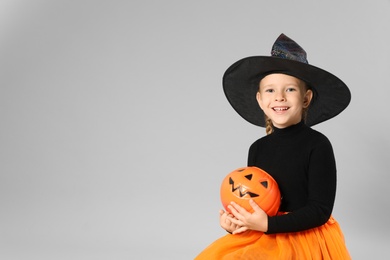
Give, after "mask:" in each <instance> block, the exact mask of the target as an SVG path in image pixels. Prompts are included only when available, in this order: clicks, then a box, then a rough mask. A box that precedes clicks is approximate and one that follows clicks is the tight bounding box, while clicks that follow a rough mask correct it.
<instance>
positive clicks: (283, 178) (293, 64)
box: [195, 34, 351, 260]
mask: <svg viewBox="0 0 390 260" xmlns="http://www.w3.org/2000/svg"><path fill="white" fill-rule="evenodd" d="M223 87H224V91H225V94H226V97H227V99H228V100H229V102H230V104H231V105H232V106H233V108H234V109H235V110H236V111H237V112H238V113H239V114H240V115H241V116H242V117H243V118H244V119H246V120H247V121H249V122H250V123H253V124H255V125H258V126H262V127H266V132H267V135H266V136H265V137H263V138H260V139H259V140H257V141H256V142H254V143H253V144H252V145H251V147H250V149H249V156H248V166H256V167H259V168H261V169H263V170H265V171H267V172H268V173H269V174H271V175H272V176H273V177H274V179H275V180H276V181H277V182H278V185H279V189H280V191H281V194H282V203H281V206H280V209H279V213H278V214H277V216H267V214H266V213H265V212H264V211H263V210H262V209H261V208H260V207H259V206H258V205H256V203H255V202H253V201H251V202H250V203H251V206H252V208H253V209H254V212H253V213H249V212H248V211H246V210H245V209H244V208H242V207H240V206H239V205H237V204H235V203H233V202H232V203H231V205H229V209H230V210H231V212H232V214H228V213H227V212H225V211H223V210H221V211H220V225H221V226H222V228H224V229H225V230H226V231H227V232H229V233H230V234H227V235H226V236H224V237H222V238H220V239H218V240H216V241H215V242H213V243H212V244H211V245H210V246H208V247H207V248H206V249H205V250H204V251H203V252H201V253H200V254H199V255H198V256H197V257H196V258H195V259H197V260H200V259H207V260H210V259H213V260H214V259H262V260H263V259H282V260H283V259H298V260H305V259H318V260H320V259H327V260H339V259H340V260H341V259H342V260H344V259H351V258H350V256H349V253H348V250H347V248H346V245H345V242H344V237H343V234H342V231H341V229H340V227H339V225H338V223H337V222H336V220H335V219H334V218H333V217H332V215H331V213H332V209H333V204H334V200H335V194H336V163H335V158H334V154H333V149H332V145H331V143H330V142H329V140H328V139H327V137H325V136H324V135H323V134H321V133H319V132H318V131H315V130H313V129H312V128H310V126H312V125H315V124H318V123H320V122H323V121H325V120H328V119H330V118H332V117H334V116H336V115H338V114H339V113H340V112H341V111H343V110H344V109H345V108H346V107H347V106H348V104H349V102H350V99H351V95H350V92H349V89H348V87H347V86H346V85H345V84H344V83H343V82H342V81H341V80H340V79H338V78H337V77H336V76H334V75H332V74H331V73H329V72H327V71H325V70H322V69H320V68H317V67H315V66H312V65H309V64H308V62H307V59H306V52H305V51H304V50H303V49H302V48H301V47H300V46H299V45H298V44H297V43H296V42H294V41H293V40H291V39H290V38H288V37H287V36H285V35H284V34H282V35H280V36H279V38H278V39H277V40H276V42H275V43H274V45H273V47H272V51H271V56H255V57H248V58H244V59H242V60H239V61H238V62H236V63H234V64H233V65H232V66H230V67H229V68H228V70H227V71H226V72H225V75H224V77H223Z"/></svg>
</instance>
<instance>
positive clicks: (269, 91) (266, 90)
mask: <svg viewBox="0 0 390 260" xmlns="http://www.w3.org/2000/svg"><path fill="white" fill-rule="evenodd" d="M264 92H268V93H273V92H275V91H274V90H273V89H272V88H267V89H265V90H264Z"/></svg>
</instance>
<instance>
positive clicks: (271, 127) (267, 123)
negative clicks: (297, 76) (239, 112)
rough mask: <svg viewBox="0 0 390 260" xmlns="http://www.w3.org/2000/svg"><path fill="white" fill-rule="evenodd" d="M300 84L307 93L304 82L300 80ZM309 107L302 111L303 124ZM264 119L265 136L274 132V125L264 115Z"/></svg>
mask: <svg viewBox="0 0 390 260" xmlns="http://www.w3.org/2000/svg"><path fill="white" fill-rule="evenodd" d="M301 82H303V87H304V90H305V91H308V90H309V89H311V88H310V87H309V86H308V85H307V84H306V82H305V81H303V80H301ZM259 92H260V84H259ZM309 106H310V105H309ZM309 106H307V107H304V108H303V109H302V119H303V121H304V122H306V118H307V112H308V110H309ZM264 119H265V132H266V134H267V135H269V134H272V133H273V132H274V125H273V124H272V120H271V119H270V118H269V117H268V116H267V115H266V114H264Z"/></svg>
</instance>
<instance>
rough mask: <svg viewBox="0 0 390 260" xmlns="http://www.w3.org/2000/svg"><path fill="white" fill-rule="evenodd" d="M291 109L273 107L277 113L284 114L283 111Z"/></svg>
mask: <svg viewBox="0 0 390 260" xmlns="http://www.w3.org/2000/svg"><path fill="white" fill-rule="evenodd" d="M288 109H289V107H273V108H272V110H274V111H275V112H283V111H287V110H288Z"/></svg>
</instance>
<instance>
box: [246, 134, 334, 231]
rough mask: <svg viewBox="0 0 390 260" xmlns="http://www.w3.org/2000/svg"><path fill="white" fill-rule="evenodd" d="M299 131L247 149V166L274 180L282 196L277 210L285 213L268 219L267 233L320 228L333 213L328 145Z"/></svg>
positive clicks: (331, 159) (321, 138)
mask: <svg viewBox="0 0 390 260" xmlns="http://www.w3.org/2000/svg"><path fill="white" fill-rule="evenodd" d="M301 128H302V129H301ZM301 128H299V131H298V130H295V131H290V132H288V135H285V134H284V135H281V133H276V134H275V135H273V134H272V135H273V136H272V135H271V136H269V137H268V136H267V137H265V138H262V139H259V140H258V141H257V142H255V143H254V144H253V145H252V146H251V147H250V149H249V154H248V166H257V167H260V168H262V169H264V170H266V171H267V172H268V173H269V174H271V175H272V176H273V177H274V178H275V180H276V181H277V182H278V185H279V188H280V190H281V193H282V196H283V198H282V205H281V208H280V211H282V212H287V213H288V214H284V215H280V216H274V217H269V218H268V232H267V233H268V234H272V233H281V232H296V231H302V230H306V229H310V228H314V227H317V226H320V225H322V224H324V223H325V222H326V221H327V220H328V219H329V217H330V215H331V213H332V210H333V204H334V199H335V193H336V164H335V159H334V154H333V149H332V146H331V143H330V142H329V140H328V139H327V138H326V137H325V136H324V135H322V134H320V133H319V132H316V131H314V130H312V129H311V128H308V127H301ZM283 133H285V132H283ZM290 135H292V136H293V137H294V138H291V136H290Z"/></svg>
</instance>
